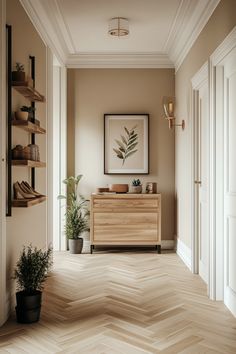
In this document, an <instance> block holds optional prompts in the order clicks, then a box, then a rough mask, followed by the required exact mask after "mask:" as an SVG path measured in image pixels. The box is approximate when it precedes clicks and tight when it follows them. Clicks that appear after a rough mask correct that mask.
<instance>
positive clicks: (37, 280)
mask: <svg viewBox="0 0 236 354" xmlns="http://www.w3.org/2000/svg"><path fill="white" fill-rule="evenodd" d="M51 265H52V249H51V248H49V249H48V250H46V251H43V250H41V249H38V248H37V247H33V246H32V245H29V246H28V247H25V246H24V247H23V250H22V253H21V255H20V258H19V260H18V262H17V264H16V268H15V273H14V275H15V276H14V278H15V279H16V282H17V289H18V292H17V293H16V317H17V322H19V323H33V322H37V321H38V320H39V318H40V310H41V300H42V289H43V283H44V281H45V280H46V278H47V274H48V271H49V269H50V267H51Z"/></svg>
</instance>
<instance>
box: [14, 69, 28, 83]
mask: <svg viewBox="0 0 236 354" xmlns="http://www.w3.org/2000/svg"><path fill="white" fill-rule="evenodd" d="M12 81H17V82H24V81H25V72H24V71H12Z"/></svg>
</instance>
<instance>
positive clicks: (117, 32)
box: [108, 17, 129, 37]
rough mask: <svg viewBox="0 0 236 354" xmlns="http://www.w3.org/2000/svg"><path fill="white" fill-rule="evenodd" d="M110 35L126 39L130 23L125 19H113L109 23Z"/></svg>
mask: <svg viewBox="0 0 236 354" xmlns="http://www.w3.org/2000/svg"><path fill="white" fill-rule="evenodd" d="M108 33H109V35H110V36H114V37H124V36H128V34H129V21H128V20H127V18H124V17H113V18H112V19H111V20H110V21H109V29H108Z"/></svg>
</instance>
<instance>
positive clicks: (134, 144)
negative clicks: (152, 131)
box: [127, 142, 138, 152]
mask: <svg viewBox="0 0 236 354" xmlns="http://www.w3.org/2000/svg"><path fill="white" fill-rule="evenodd" d="M137 145H138V142H136V143H133V144H132V145H130V146H129V147H128V149H127V152H128V151H130V150H133V149H134V148H135V146H137Z"/></svg>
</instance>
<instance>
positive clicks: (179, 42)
mask: <svg viewBox="0 0 236 354" xmlns="http://www.w3.org/2000/svg"><path fill="white" fill-rule="evenodd" d="M219 2H220V0H199V1H198V2H196V1H191V0H183V1H182V2H181V11H179V12H178V16H177V18H176V19H175V26H174V27H173V28H172V33H171V35H170V37H169V40H168V43H167V48H166V50H167V52H168V54H169V57H170V59H171V60H172V61H173V62H174V63H175V68H176V71H178V69H179V68H180V66H181V64H182V63H183V61H184V59H185V58H186V56H187V54H188V53H189V51H190V49H191V48H192V46H193V44H194V43H195V41H196V40H197V38H198V36H199V34H200V33H201V31H202V30H203V28H204V27H205V25H206V23H207V21H208V20H209V18H210V17H211V15H212V13H213V11H214V10H215V8H216V7H217V5H218V4H219Z"/></svg>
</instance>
